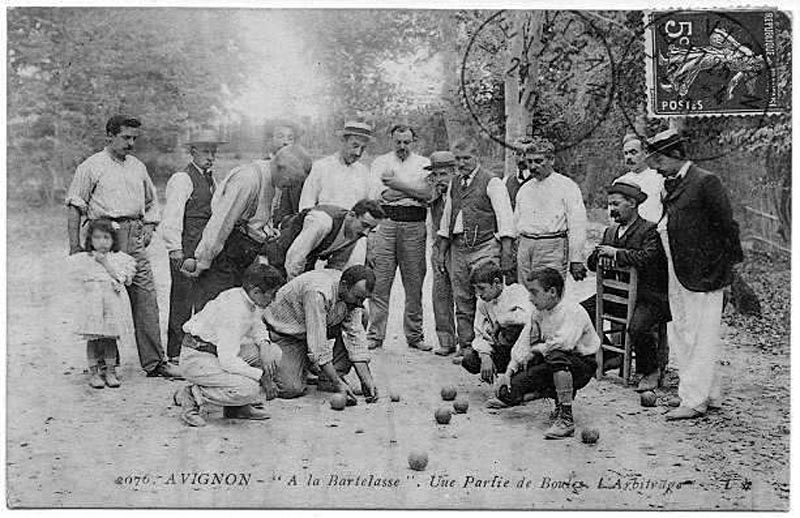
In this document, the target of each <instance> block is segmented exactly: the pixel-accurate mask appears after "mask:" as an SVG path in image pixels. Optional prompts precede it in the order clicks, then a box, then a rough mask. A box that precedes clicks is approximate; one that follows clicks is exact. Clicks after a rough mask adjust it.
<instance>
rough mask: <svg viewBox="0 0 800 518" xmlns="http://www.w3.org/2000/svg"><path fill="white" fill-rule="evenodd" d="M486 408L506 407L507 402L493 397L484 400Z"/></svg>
mask: <svg viewBox="0 0 800 518" xmlns="http://www.w3.org/2000/svg"><path fill="white" fill-rule="evenodd" d="M486 408H508V403H506V402H505V401H502V400H500V399H497V398H496V397H493V398H489V399H488V400H487V401H486Z"/></svg>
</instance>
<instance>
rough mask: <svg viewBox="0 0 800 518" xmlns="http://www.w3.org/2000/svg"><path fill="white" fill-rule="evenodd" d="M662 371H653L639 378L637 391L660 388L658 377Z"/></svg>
mask: <svg viewBox="0 0 800 518" xmlns="http://www.w3.org/2000/svg"><path fill="white" fill-rule="evenodd" d="M659 376H660V373H659V372H658V371H655V372H651V373H650V374H647V375H645V376H643V377H642V379H640V380H639V385H637V387H636V392H649V391H651V390H655V389H656V388H658V378H659Z"/></svg>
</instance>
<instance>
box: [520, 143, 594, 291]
mask: <svg viewBox="0 0 800 518" xmlns="http://www.w3.org/2000/svg"><path fill="white" fill-rule="evenodd" d="M554 158H555V147H554V146H553V144H552V143H551V142H550V141H548V140H546V139H543V138H538V137H537V138H535V139H533V140H532V141H531V142H530V143H529V144H527V145H526V146H525V150H524V162H525V165H526V166H527V169H528V171H529V172H530V175H531V179H530V180H529V181H527V182H525V183H524V185H522V186H521V187H520V188H519V191H518V192H517V197H516V205H515V207H514V223H515V225H514V228H515V229H516V231H517V235H518V243H517V244H518V251H517V272H518V279H519V282H521V283H524V282H525V279H527V278H528V274H530V272H531V271H532V270H534V269H536V268H542V267H545V266H549V267H551V268H555V269H556V270H558V271H559V273H561V276H562V277H564V278H565V279H566V275H567V272H569V273H570V274H572V277H573V279H575V280H576V281H580V280H583V279H584V278H585V277H586V267H585V266H584V265H583V258H584V246H585V243H586V207H585V206H584V204H583V197H582V195H581V190H580V188H579V187H578V184H576V183H575V182H574V181H572V180H571V179H570V178H567V177H566V176H564V175H562V174H559V173H557V172H556V171H555V170H554V169H553V164H554Z"/></svg>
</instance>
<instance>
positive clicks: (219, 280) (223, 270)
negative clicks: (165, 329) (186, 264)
mask: <svg viewBox="0 0 800 518" xmlns="http://www.w3.org/2000/svg"><path fill="white" fill-rule="evenodd" d="M262 247H263V245H262V244H261V243H259V242H258V241H256V240H254V239H251V238H250V237H248V236H246V235H245V234H244V233H242V232H240V231H239V230H236V229H234V230H232V231H231V234H230V236H228V239H227V240H226V241H225V245H224V246H223V247H222V251H221V252H220V253H219V254H218V255H217V257H215V258H214V261H213V262H212V263H211V267H210V268H209V269H208V270H206V271H204V272H203V273H201V274H200V277H198V279H197V299H196V303H195V311H200V310H201V309H203V308H204V307H205V305H206V303H207V302H209V301H210V300H213V299H215V298H216V297H217V295H219V294H220V293H222V292H223V291H225V290H229V289H231V288H235V287H237V286H241V285H242V276H243V275H244V271H245V270H246V269H247V267H248V266H250V265H251V264H253V261H255V260H256V258H257V257H258V254H259V251H260V250H261V248H262Z"/></svg>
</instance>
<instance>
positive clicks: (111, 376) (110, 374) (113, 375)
mask: <svg viewBox="0 0 800 518" xmlns="http://www.w3.org/2000/svg"><path fill="white" fill-rule="evenodd" d="M105 378H106V385H108V386H109V387H111V388H117V387H119V385H120V383H119V378H117V368H116V367H115V366H114V361H113V360H106V370H105Z"/></svg>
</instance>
